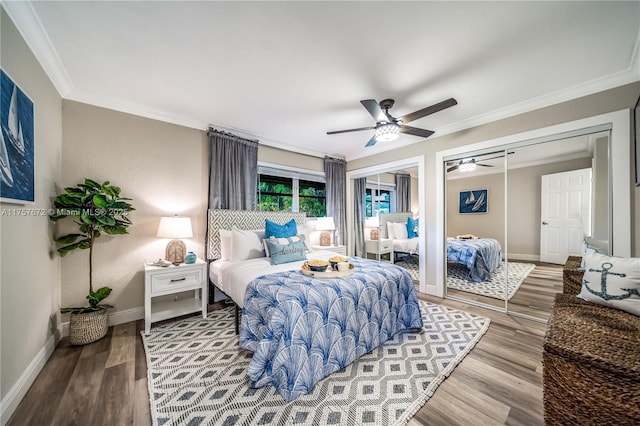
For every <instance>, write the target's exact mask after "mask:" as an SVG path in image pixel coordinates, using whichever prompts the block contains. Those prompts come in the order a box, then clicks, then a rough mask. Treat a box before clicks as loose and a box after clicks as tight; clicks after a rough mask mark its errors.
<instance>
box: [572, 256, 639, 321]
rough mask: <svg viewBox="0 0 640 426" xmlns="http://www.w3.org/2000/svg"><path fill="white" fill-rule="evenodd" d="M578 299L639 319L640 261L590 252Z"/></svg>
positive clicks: (586, 257) (585, 263)
mask: <svg viewBox="0 0 640 426" xmlns="http://www.w3.org/2000/svg"><path fill="white" fill-rule="evenodd" d="M584 269H585V271H584V277H583V278H582V290H581V291H580V294H579V295H578V297H580V298H582V299H584V300H588V301H589V302H593V303H597V304H599V305H604V306H608V307H610V308H615V309H620V310H623V311H626V312H629V313H631V314H634V315H638V316H640V257H630V258H623V257H613V256H607V255H604V254H600V253H596V252H595V251H589V252H587V253H586V254H585V256H584Z"/></svg>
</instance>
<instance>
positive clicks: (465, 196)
mask: <svg viewBox="0 0 640 426" xmlns="http://www.w3.org/2000/svg"><path fill="white" fill-rule="evenodd" d="M488 207H489V190H488V189H473V190H470V191H460V199H459V204H458V213H460V214H467V213H487V212H488V211H489V208H488Z"/></svg>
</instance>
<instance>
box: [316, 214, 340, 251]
mask: <svg viewBox="0 0 640 426" xmlns="http://www.w3.org/2000/svg"><path fill="white" fill-rule="evenodd" d="M335 229H336V224H335V223H334V222H333V217H331V216H329V217H319V218H318V220H317V222H316V231H322V232H321V233H320V245H321V246H330V245H331V233H330V232H329V231H335Z"/></svg>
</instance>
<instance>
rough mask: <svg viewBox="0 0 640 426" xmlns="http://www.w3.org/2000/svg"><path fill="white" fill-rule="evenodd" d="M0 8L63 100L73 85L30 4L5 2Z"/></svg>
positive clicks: (25, 2)
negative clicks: (5, 13)
mask: <svg viewBox="0 0 640 426" xmlns="http://www.w3.org/2000/svg"><path fill="white" fill-rule="evenodd" d="M2 7H3V8H4V10H5V11H6V12H7V14H8V15H9V17H10V18H11V20H12V21H13V23H14V25H15V26H16V28H17V29H18V32H19V33H20V35H21V36H22V38H23V39H24V40H25V42H26V43H27V46H29V49H31V51H32V52H33V55H34V56H35V57H36V59H37V60H38V62H40V65H41V66H42V68H43V69H44V72H45V73H46V74H47V76H48V77H49V79H50V80H51V83H53V85H54V87H55V88H56V90H57V91H58V94H59V95H60V96H61V97H63V98H64V97H66V96H67V95H69V93H71V90H72V89H73V83H72V82H71V79H70V78H69V75H68V74H67V71H66V70H65V68H64V65H63V64H62V61H61V60H60V57H59V56H58V52H57V51H56V49H55V47H54V46H53V43H51V39H50V38H49V35H48V34H47V32H46V31H45V30H44V27H43V26H42V22H41V21H40V18H39V17H38V14H37V13H36V11H35V10H34V8H33V6H32V4H31V2H29V1H24V2H22V1H6V2H3V3H2Z"/></svg>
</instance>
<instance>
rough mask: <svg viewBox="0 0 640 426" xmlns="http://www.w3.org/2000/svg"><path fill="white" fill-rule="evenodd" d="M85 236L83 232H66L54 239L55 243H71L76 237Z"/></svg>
mask: <svg viewBox="0 0 640 426" xmlns="http://www.w3.org/2000/svg"><path fill="white" fill-rule="evenodd" d="M82 237H85V238H86V235H83V234H68V235H63V236H61V237H58V238H56V239H55V242H56V243H59V244H71V243H73V242H75V241H76V240H77V239H78V238H82Z"/></svg>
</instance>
